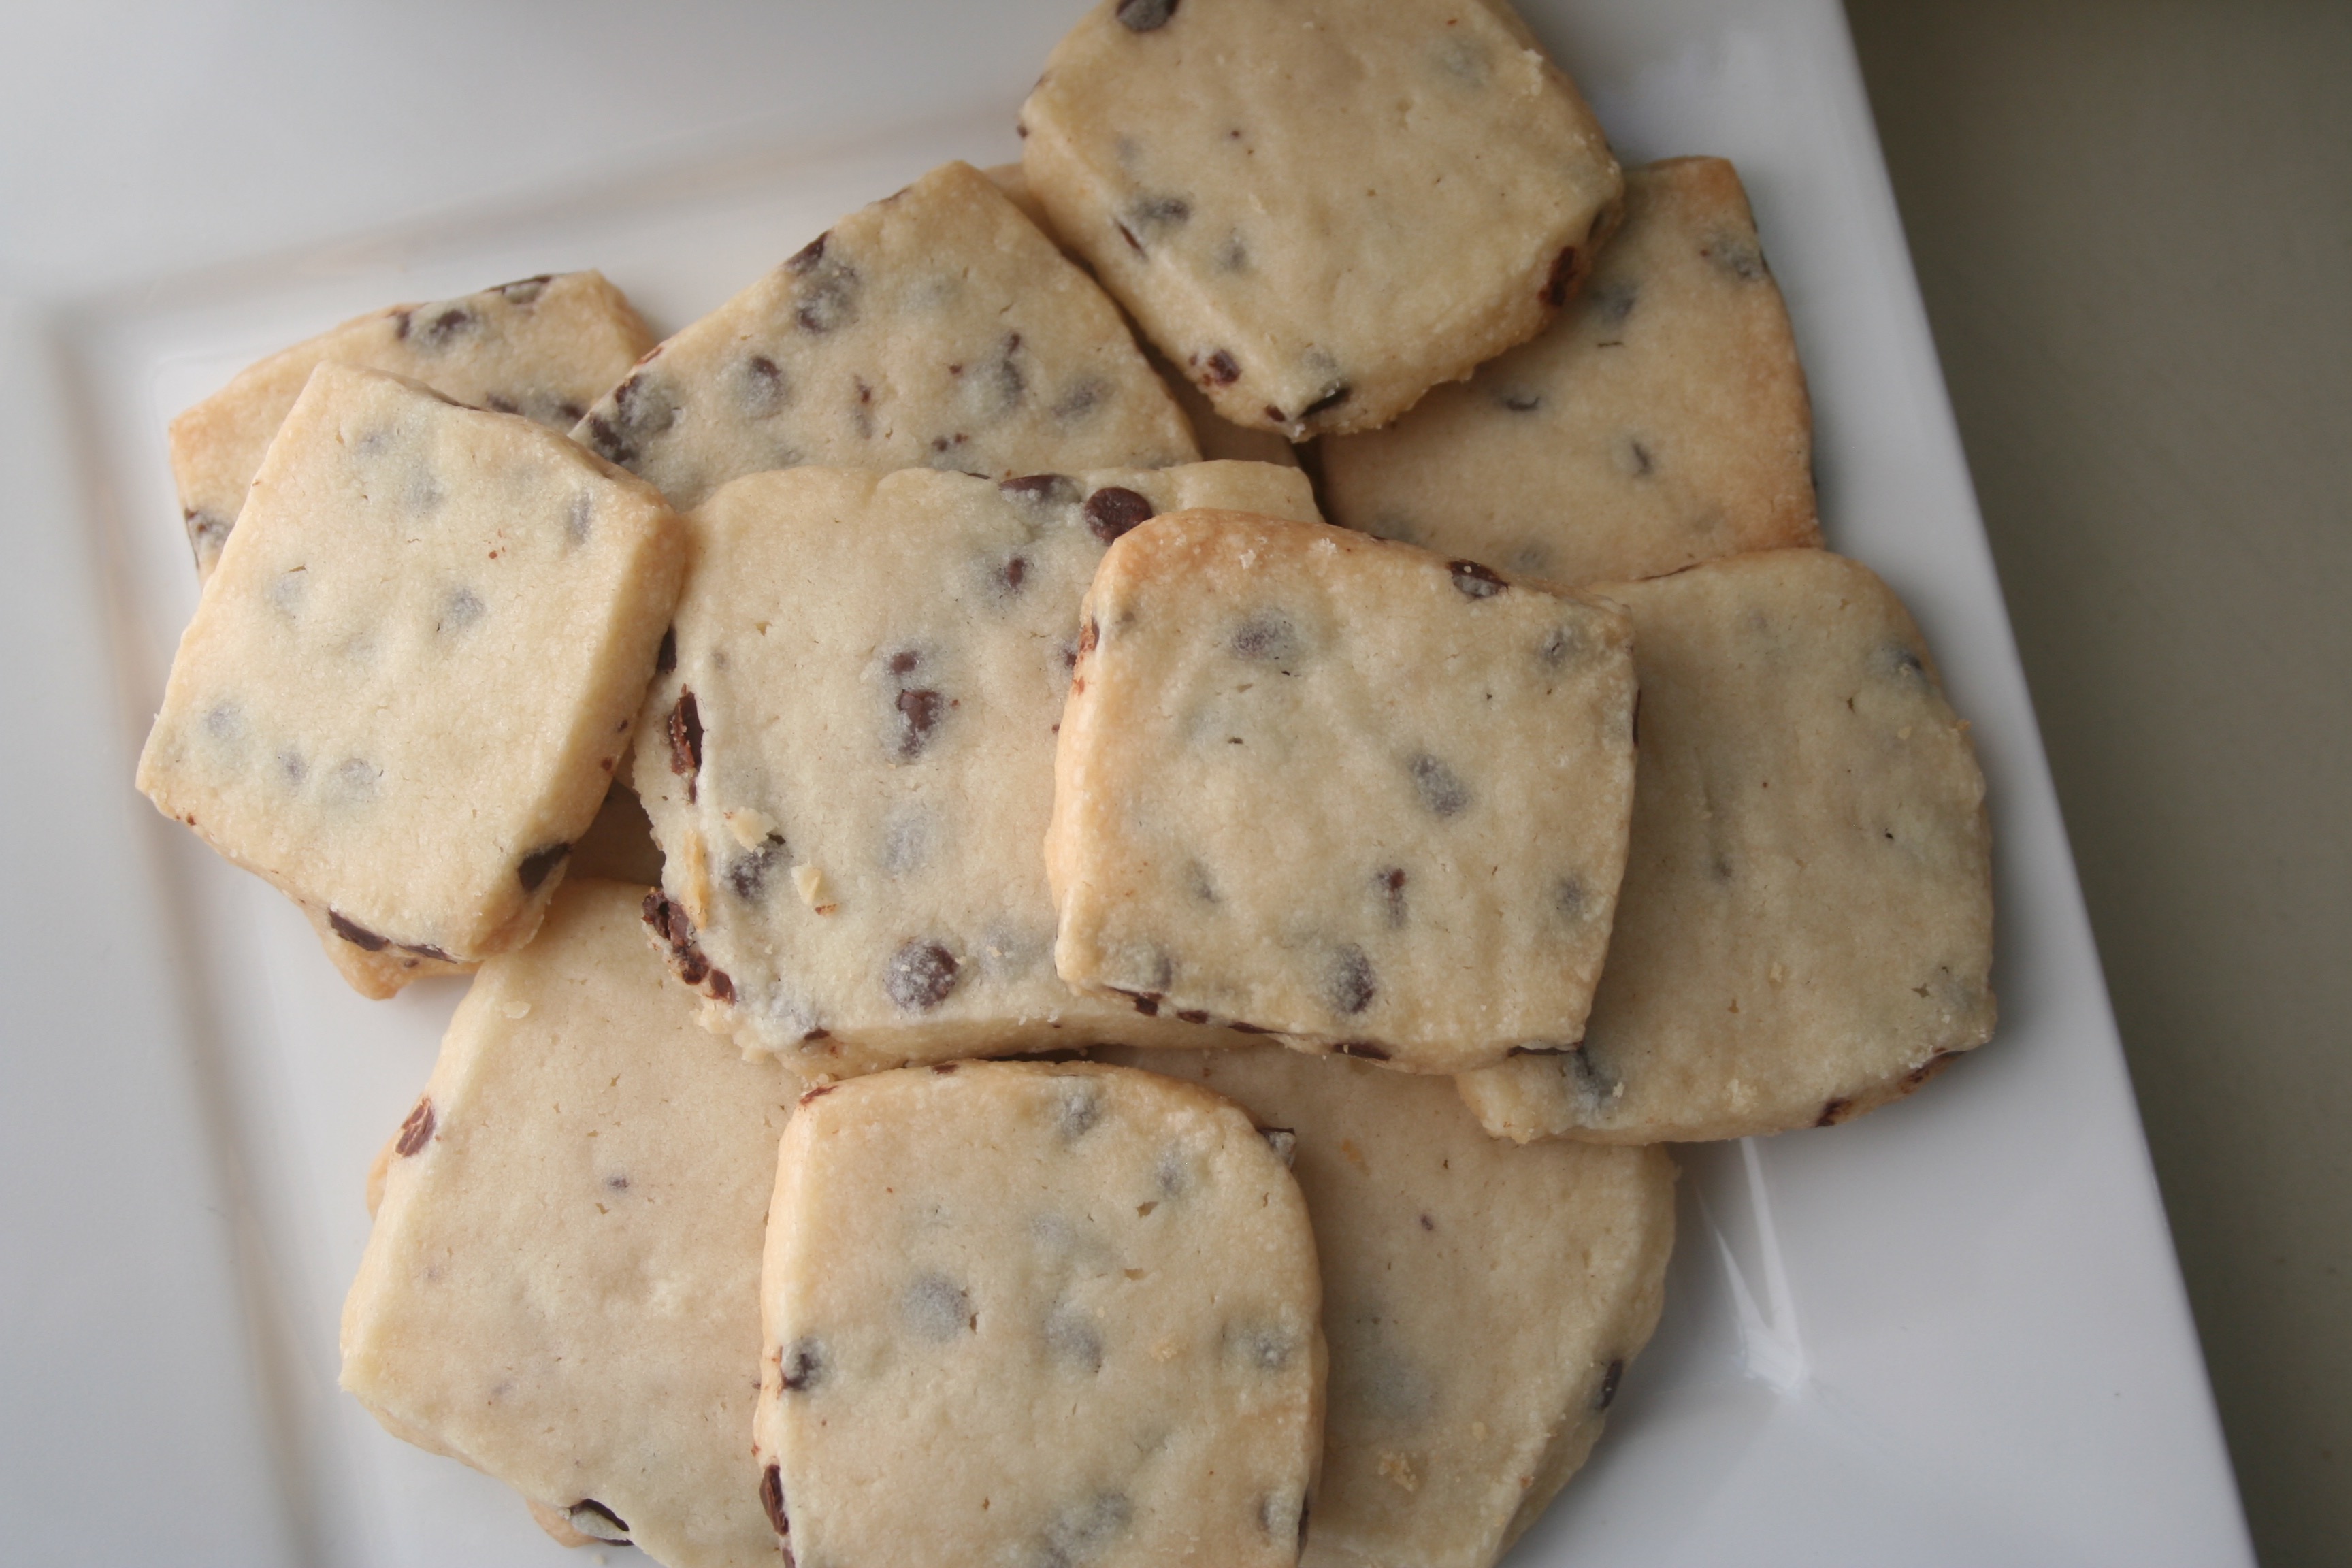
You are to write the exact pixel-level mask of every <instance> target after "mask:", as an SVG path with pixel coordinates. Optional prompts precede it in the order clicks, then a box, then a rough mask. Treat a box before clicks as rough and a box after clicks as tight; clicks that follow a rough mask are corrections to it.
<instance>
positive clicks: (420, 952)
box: [398, 942, 457, 963]
mask: <svg viewBox="0 0 2352 1568" xmlns="http://www.w3.org/2000/svg"><path fill="white" fill-rule="evenodd" d="M398 946H399V948H400V951H401V952H404V953H407V954H409V955H410V956H412V957H415V958H435V959H438V960H440V961H441V962H442V963H457V958H456V957H455V956H454V955H452V954H451V953H449V952H446V951H444V950H443V949H441V948H437V947H436V946H434V945H433V944H432V943H431V942H401V943H399V944H398Z"/></svg>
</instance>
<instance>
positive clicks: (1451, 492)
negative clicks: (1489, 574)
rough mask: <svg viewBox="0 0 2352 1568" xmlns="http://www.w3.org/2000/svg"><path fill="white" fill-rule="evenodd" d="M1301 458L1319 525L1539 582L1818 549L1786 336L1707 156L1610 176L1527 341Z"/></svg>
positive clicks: (1729, 185) (1799, 386)
mask: <svg viewBox="0 0 2352 1568" xmlns="http://www.w3.org/2000/svg"><path fill="white" fill-rule="evenodd" d="M1319 451H1320V455H1321V458H1322V462H1323V481H1324V489H1325V493H1326V495H1327V496H1328V498H1329V500H1330V505H1331V511H1332V516H1333V519H1334V521H1339V522H1342V523H1345V524H1347V525H1348V526H1349V527H1350V528H1360V529H1362V530H1364V531H1367V532H1370V533H1376V534H1379V535H1381V537H1383V538H1387V539H1402V540H1407V541H1409V542H1412V543H1415V544H1419V545H1423V546H1425V547H1427V548H1428V549H1431V550H1436V551H1442V552H1444V553H1446V554H1448V555H1466V556H1468V557H1470V558H1471V559H1472V560H1474V561H1483V562H1485V563H1487V564H1488V565H1490V566H1498V567H1501V568H1503V569H1504V570H1506V571H1510V572H1524V573H1527V574H1529V575H1532V576H1538V577H1546V578H1550V579H1552V580H1553V581H1556V582H1562V583H1590V582H1596V581H1601V580H1604V579H1608V580H1614V579H1625V578H1634V577H1654V576H1657V575H1659V574H1663V573H1666V572H1675V571H1680V570H1681V569H1682V568H1683V567H1685V566H1688V565H1691V564H1693V563H1696V562H1699V561H1706V560H1712V559H1714V558H1715V557H1717V556H1721V555H1734V554H1738V553H1740V552H1746V551H1754V550H1769V549H1776V548H1780V547H1782V546H1790V545H1813V544H1819V543H1820V542H1821V537H1822V536H1821V529H1820V527H1819V526H1818V525H1817V524H1816V522H1815V521H1814V517H1813V479H1812V414H1811V405H1809V404H1808V403H1807V401H1806V397H1805V377H1804V373H1803V371H1802V370H1801V369H1800V368H1799V367H1798V364H1797V344H1796V340H1795V338H1794V337H1793V336H1792V335H1791V333H1790V330H1789V312H1788V310H1787V308H1786V307H1785V306H1784V305H1783V304H1782V303H1781V301H1780V289H1779V288H1778V287H1777V286H1776V285H1775V284H1774V283H1773V281H1772V274H1771V272H1770V271H1769V269H1768V268H1766V267H1765V265H1764V252H1763V249H1762V247H1760V246H1759V244H1758V242H1757V238H1756V221H1755V218H1754V217H1753V216H1752V215H1751V214H1750V213H1749V212H1748V196H1747V193H1746V192H1744V191H1743V190H1742V189H1741V188H1740V184H1739V176H1738V174H1735V173H1734V172H1733V170H1732V167H1731V165H1730V164H1729V163H1725V162H1724V161H1723V160H1722V159H1720V158H1678V159H1675V160H1673V161H1671V162H1669V163H1653V164H1651V165H1649V166H1648V167H1647V168H1641V169H1633V170H1630V171H1628V172H1627V174H1626V175H1625V226H1624V227H1623V228H1622V229H1621V230H1619V231H1618V234H1617V237H1616V238H1614V239H1612V240H1611V241H1610V242H1609V247H1608V248H1607V249H1606V250H1603V251H1602V252H1601V260H1600V264H1599V266H1598V268H1596V269H1595V270H1594V272H1593V275H1592V281H1591V283H1590V284H1589V285H1588V286H1587V287H1586V289H1585V290H1584V293H1583V294H1582V296H1581V297H1580V298H1579V299H1577V300H1575V301H1574V302H1572V303H1571V304H1570V306H1569V307H1568V309H1567V310H1565V311H1563V312H1562V313H1561V315H1560V318H1559V321H1556V322H1554V323H1553V324H1552V326H1551V327H1550V329H1549V331H1546V332H1545V333H1544V334H1543V335H1542V336H1541V337H1539V338H1538V339H1536V340H1535V341H1534V342H1530V343H1526V344H1523V345H1521V346H1520V347H1518V348H1516V349H1513V350H1512V351H1511V352H1510V353H1507V354H1505V355H1503V356H1502V357H1501V358H1500V359H1497V360H1496V361H1494V362H1493V363H1489V364H1486V365H1483V366H1481V367H1480V368H1479V370H1478V373H1477V374H1475V375H1474V376H1472V377H1471V378H1470V379H1469V380H1468V381H1467V382H1465V383H1463V384H1459V385H1455V386H1442V387H1439V388H1438V389H1437V390H1436V391H1434V392H1432V393H1431V394H1430V395H1429V396H1428V397H1426V398H1424V399H1423V401H1422V403H1421V405H1420V406H1419V407H1417V408H1415V409H1413V411H1412V413H1410V414H1408V415H1406V416H1404V417H1403V418H1402V419H1400V420H1398V421H1397V422H1396V424H1394V425H1393V426H1390V427H1389V428H1388V429H1386V430H1377V431H1373V432H1371V433H1370V434H1367V435H1362V436H1347V437H1338V438H1335V439H1333V440H1329V441H1326V442H1324V443H1322V445H1321V447H1320V448H1319Z"/></svg>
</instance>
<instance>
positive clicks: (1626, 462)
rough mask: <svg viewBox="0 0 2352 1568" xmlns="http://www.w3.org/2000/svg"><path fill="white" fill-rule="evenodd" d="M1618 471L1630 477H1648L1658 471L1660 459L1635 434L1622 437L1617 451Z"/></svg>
mask: <svg viewBox="0 0 2352 1568" xmlns="http://www.w3.org/2000/svg"><path fill="white" fill-rule="evenodd" d="M1613 455H1614V456H1615V458H1616V459H1617V471H1618V472H1619V473H1621V474H1623V475H1624V476H1625V477H1626V478H1627V479H1648V478H1649V477H1650V476H1651V475H1652V474H1654V473H1656V472H1657V471H1658V460H1657V458H1655V457H1654V456H1653V455H1652V453H1651V451H1650V448H1649V447H1646V446H1644V445H1643V443H1642V441H1641V438H1640V437H1634V436H1623V437H1619V438H1618V441H1617V447H1616V451H1615V453H1614V454H1613Z"/></svg>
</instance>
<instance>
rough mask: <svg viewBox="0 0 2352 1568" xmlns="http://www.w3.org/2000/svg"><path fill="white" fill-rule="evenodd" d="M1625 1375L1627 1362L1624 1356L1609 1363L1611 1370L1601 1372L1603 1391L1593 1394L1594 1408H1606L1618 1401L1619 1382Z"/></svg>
mask: <svg viewBox="0 0 2352 1568" xmlns="http://www.w3.org/2000/svg"><path fill="white" fill-rule="evenodd" d="M1624 1375H1625V1363H1624V1361H1623V1359H1622V1357H1621V1358H1620V1359H1618V1360H1615V1361H1612V1362H1611V1363H1609V1370H1608V1371H1607V1372H1604V1373H1601V1392H1600V1393H1598V1394H1594V1395H1593V1396H1592V1408H1594V1409H1595V1410H1606V1409H1608V1408H1609V1407H1610V1406H1611V1405H1613V1404H1615V1403H1616V1402H1617V1384H1618V1381H1619V1380H1620V1379H1621V1378H1622V1377H1623V1376H1624Z"/></svg>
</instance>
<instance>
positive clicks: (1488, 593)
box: [1445, 561, 1510, 599]
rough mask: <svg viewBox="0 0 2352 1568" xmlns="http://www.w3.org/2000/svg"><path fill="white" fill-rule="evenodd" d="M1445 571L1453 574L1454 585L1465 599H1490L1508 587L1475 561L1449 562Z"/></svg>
mask: <svg viewBox="0 0 2352 1568" xmlns="http://www.w3.org/2000/svg"><path fill="white" fill-rule="evenodd" d="M1445 569H1446V570H1447V571H1448V572H1451V573H1452V574H1454V586H1455V587H1456V588H1459V589H1460V590H1462V593H1463V595H1464V596H1465V598H1472V599H1491V598H1493V597H1494V596H1495V595H1497V594H1499V593H1501V592H1502V591H1503V590H1504V589H1505V588H1507V587H1509V586H1510V584H1507V583H1506V582H1504V581H1503V580H1502V579H1501V578H1500V577H1498V576H1496V574H1494V573H1493V572H1491V571H1489V570H1488V569H1487V568H1486V567H1484V566H1481V565H1479V564H1478V563H1476V562H1475V561H1449V562H1447V563H1445Z"/></svg>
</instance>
